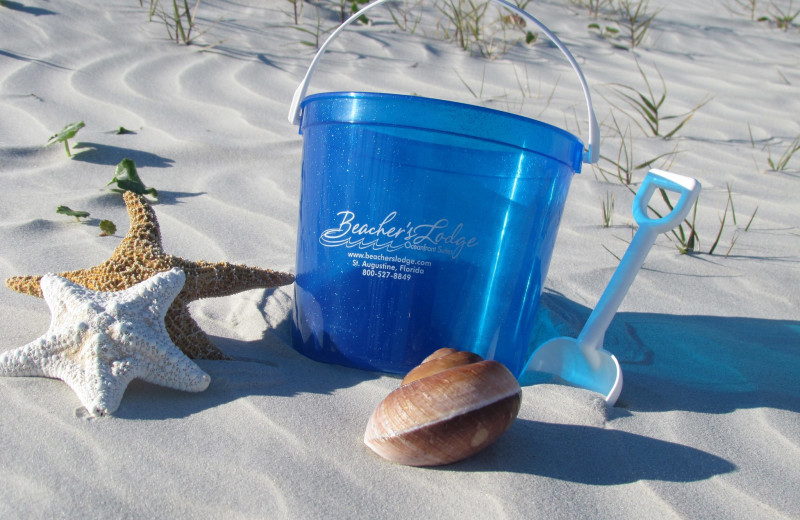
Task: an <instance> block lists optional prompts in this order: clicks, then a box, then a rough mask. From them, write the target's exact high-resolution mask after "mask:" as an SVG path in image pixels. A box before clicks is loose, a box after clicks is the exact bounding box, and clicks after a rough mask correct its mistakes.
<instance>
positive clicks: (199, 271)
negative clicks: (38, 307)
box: [6, 191, 294, 359]
mask: <svg viewBox="0 0 800 520" xmlns="http://www.w3.org/2000/svg"><path fill="white" fill-rule="evenodd" d="M123 198H124V199H125V205H126V206H127V208H128V215H129V216H130V220H131V227H130V230H129V231H128V234H127V235H126V236H125V238H124V239H123V240H122V242H121V243H120V244H119V246H117V248H116V249H115V250H114V253H113V254H112V255H111V258H109V259H108V260H106V261H105V262H103V263H101V264H99V265H97V266H95V267H92V268H89V269H79V270H77V271H69V272H65V273H59V276H62V277H64V278H67V279H68V280H72V281H73V282H75V283H77V284H79V285H82V286H84V287H86V288H88V289H91V290H93V291H107V292H111V291H121V290H124V289H127V288H128V287H131V286H133V285H136V284H137V283H139V282H143V281H145V280H147V279H148V278H150V277H151V276H153V275H155V274H156V273H160V272H163V271H169V270H170V269H172V268H173V267H179V268H181V269H183V271H184V273H186V284H185V285H184V286H183V289H182V290H181V292H180V293H179V294H178V296H177V297H176V298H175V301H173V303H172V305H171V306H170V308H169V310H168V311H167V316H166V318H165V320H164V321H165V324H166V326H167V331H168V332H169V336H170V338H171V339H172V341H173V343H175V344H176V345H177V346H178V348H180V349H181V350H182V351H183V352H184V354H186V355H187V356H189V357H191V358H200V359H229V357H228V356H227V355H225V354H224V353H223V352H222V351H221V350H219V349H218V348H217V347H216V346H214V344H213V343H211V340H209V339H208V336H206V334H205V332H203V331H202V330H201V329H200V327H199V326H198V325H197V323H196V322H195V321H194V319H192V316H191V315H190V314H189V308H188V305H189V303H190V302H192V301H194V300H199V299H202V298H210V297H217V296H229V295H231V294H235V293H238V292H241V291H246V290H248V289H256V288H268V287H278V286H281V285H288V284H290V283H292V282H293V281H294V275H291V274H288V273H281V272H278V271H272V270H270V269H260V268H257V267H248V266H246V265H236V264H229V263H226V262H216V263H210V262H205V261H202V260H199V261H197V262H192V261H189V260H184V259H183V258H179V257H177V256H172V255H168V254H165V253H164V251H163V249H162V246H161V231H160V230H159V227H158V220H157V219H156V214H155V212H154V211H153V208H152V207H150V204H148V203H147V200H146V199H145V198H144V197H143V196H141V195H137V194H135V193H133V192H130V191H126V192H125V193H124V194H123ZM41 278H42V277H41V276H15V277H12V278H9V279H7V280H6V285H7V286H8V287H10V288H11V289H14V290H15V291H17V292H21V293H25V294H30V295H32V296H38V297H40V298H41V297H42V289H41V286H40V285H39V281H40V280H41Z"/></svg>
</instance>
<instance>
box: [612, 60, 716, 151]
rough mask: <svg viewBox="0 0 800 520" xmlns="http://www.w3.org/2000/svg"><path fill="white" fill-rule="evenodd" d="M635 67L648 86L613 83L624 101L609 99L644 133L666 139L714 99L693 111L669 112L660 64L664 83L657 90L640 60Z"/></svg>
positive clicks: (660, 77)
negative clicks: (641, 87)
mask: <svg viewBox="0 0 800 520" xmlns="http://www.w3.org/2000/svg"><path fill="white" fill-rule="evenodd" d="M636 68H637V70H638V71H639V75H640V77H641V78H642V81H643V82H644V85H645V88H644V89H637V88H635V87H631V86H630V85H626V84H622V83H613V84H612V87H613V92H614V94H615V95H616V96H617V98H618V99H619V100H620V101H621V102H622V104H620V103H615V102H613V101H610V100H608V99H606V100H607V101H609V103H610V104H611V105H612V106H613V107H614V108H616V109H618V110H620V111H622V112H623V113H624V114H626V115H627V116H628V117H629V118H630V119H631V120H632V121H633V122H634V123H635V124H636V126H637V127H639V129H640V130H642V132H643V133H645V134H648V135H652V136H655V137H663V138H664V139H669V138H671V137H673V136H674V135H675V134H677V133H678V131H679V130H681V129H682V128H683V127H684V126H685V125H686V124H687V123H688V122H689V121H690V120H691V119H692V117H694V115H695V114H696V113H697V111H698V110H700V109H701V108H703V106H705V105H706V104H707V103H708V102H709V101H711V99H712V98H711V97H706V98H705V99H704V100H702V101H700V102H699V103H698V104H696V105H695V106H694V107H693V108H692V109H691V110H688V111H686V112H683V113H680V114H670V115H666V114H665V111H666V110H665V103H666V102H667V96H668V93H669V90H668V88H667V83H666V81H665V80H664V76H663V75H662V74H661V70H659V68H658V66H655V70H656V74H657V75H658V79H659V81H660V83H661V86H660V89H659V92H658V93H657V92H656V90H655V89H654V88H653V84H652V81H651V79H650V78H649V77H648V74H647V73H646V72H645V70H644V68H643V67H642V66H641V64H640V63H639V61H638V60H636ZM667 125H670V127H669V128H666V126H667Z"/></svg>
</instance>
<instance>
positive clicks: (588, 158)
mask: <svg viewBox="0 0 800 520" xmlns="http://www.w3.org/2000/svg"><path fill="white" fill-rule="evenodd" d="M394 1H397V0H375V1H374V2H372V3H371V4H368V5H367V6H365V7H363V8H362V9H361V10H359V11H358V12H357V13H355V14H354V15H352V16H351V17H350V18H348V19H347V20H345V21H344V22H343V23H342V24H341V25H340V26H339V27H338V28H337V29H336V30H335V31H333V32H332V33H331V35H330V36H329V37H328V39H327V40H325V43H323V44H322V46H321V47H320V48H319V50H318V51H317V54H316V55H315V56H314V59H313V60H312V61H311V65H310V66H309V67H308V71H307V72H306V75H305V77H304V78H303V81H301V82H300V85H298V87H297V90H295V92H294V97H293V98H292V104H291V106H290V107H289V122H290V123H292V124H293V125H299V124H300V110H301V109H300V102H301V101H302V100H303V98H305V97H306V92H307V91H308V84H309V83H310V81H311V75H312V74H313V73H314V69H315V68H316V66H317V63H318V62H319V60H320V59H321V58H322V55H323V54H325V50H326V49H327V48H328V45H329V44H330V43H331V42H332V41H333V40H334V39H335V38H336V37H337V36H338V35H339V33H340V32H342V30H344V28H345V27H347V26H348V25H350V24H351V23H353V22H354V21H356V20H358V19H359V18H361V16H362V15H363V14H364V13H366V12H367V11H369V10H370V9H372V8H373V7H377V6H379V5H381V4H385V3H387V2H394ZM492 1H493V2H495V3H496V4H500V5H501V6H503V7H505V8H506V9H508V10H510V11H513V12H514V13H516V14H518V15H519V16H522V17H523V18H526V19H528V20H530V21H531V22H533V23H534V24H535V25H536V26H537V27H538V28H539V29H541V30H542V32H543V33H544V34H545V35H547V37H548V38H550V41H552V42H553V43H554V44H555V46H556V47H558V49H559V50H560V51H561V52H562V54H564V56H565V57H566V58H567V61H569V64H570V65H572V69H573V70H574V71H575V73H576V74H577V75H578V80H579V81H580V83H581V88H582V89H583V96H584V97H585V98H586V106H587V108H588V111H589V148H588V149H587V150H586V151H584V152H583V162H585V163H590V164H594V163H596V162H597V160H598V159H599V158H600V127H599V126H598V124H597V117H596V116H595V114H594V108H592V97H591V94H590V93H589V86H588V85H587V84H586V78H585V77H584V76H583V71H581V68H580V66H579V65H578V62H577V61H575V58H574V57H573V56H572V53H570V52H569V49H567V48H566V47H565V46H564V44H563V43H561V40H559V39H558V37H557V36H556V35H555V34H553V32H552V31H551V30H550V29H548V28H547V27H546V26H545V25H544V24H543V23H542V22H540V21H539V20H537V19H536V18H534V17H533V16H531V15H530V14H528V13H527V12H526V11H523V10H522V9H520V8H519V7H517V6H515V5H513V4H510V3H509V2H507V1H506V0H492Z"/></svg>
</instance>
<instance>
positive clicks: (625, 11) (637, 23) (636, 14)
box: [618, 0, 660, 50]
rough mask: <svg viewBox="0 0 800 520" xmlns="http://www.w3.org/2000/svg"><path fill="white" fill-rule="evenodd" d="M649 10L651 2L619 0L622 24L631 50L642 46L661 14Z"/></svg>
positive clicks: (644, 0) (645, 0)
mask: <svg viewBox="0 0 800 520" xmlns="http://www.w3.org/2000/svg"><path fill="white" fill-rule="evenodd" d="M648 8H649V2H648V1H647V0H637V1H635V2H634V1H633V0H619V3H618V9H619V16H620V24H621V25H622V26H623V28H624V29H625V30H626V32H627V36H628V45H629V46H630V50H633V49H635V48H636V47H638V46H640V45H641V44H642V42H643V41H644V38H645V36H646V35H647V31H648V30H649V29H650V25H651V24H652V23H653V20H654V19H655V17H656V15H657V14H658V13H659V12H660V11H656V12H654V13H651V12H648Z"/></svg>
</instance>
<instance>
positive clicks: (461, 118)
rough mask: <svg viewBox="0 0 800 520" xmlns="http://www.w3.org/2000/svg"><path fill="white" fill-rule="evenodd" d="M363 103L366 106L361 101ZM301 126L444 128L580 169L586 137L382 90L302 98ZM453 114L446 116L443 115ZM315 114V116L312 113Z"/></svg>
mask: <svg viewBox="0 0 800 520" xmlns="http://www.w3.org/2000/svg"><path fill="white" fill-rule="evenodd" d="M359 101H362V102H363V104H361V105H359V104H357V103H358V102H359ZM301 108H302V114H301V117H300V125H299V130H300V133H301V134H303V133H304V132H303V129H304V128H308V127H310V126H315V125H317V124H328V123H331V122H335V123H337V124H358V125H378V126H383V125H385V126H391V127H398V128H400V127H402V128H409V129H418V130H423V131H432V132H443V133H448V134H451V135H458V136H462V137H465V138H471V139H478V140H482V141H486V142H494V143H497V144H499V145H502V146H508V147H511V148H516V149H520V150H525V151H530V152H534V153H537V154H542V155H545V156H548V157H550V158H552V159H554V160H557V161H559V162H561V163H563V164H565V165H567V166H569V167H570V168H571V169H572V171H573V173H580V172H581V169H582V168H581V167H582V165H583V162H584V161H583V149H584V148H583V141H582V140H581V138H580V137H578V136H576V135H574V134H572V133H571V132H569V131H567V130H564V129H562V128H559V127H557V126H554V125H552V124H550V123H545V122H543V121H539V120H537V119H532V118H530V117H526V116H523V115H519V114H512V113H510V112H505V111H502V110H497V109H494V108H489V107H483V106H478V105H471V104H468V103H461V102H458V101H451V100H446V99H437V98H428V97H424V96H412V95H407V94H393V93H381V92H359V91H334V92H322V93H318V94H312V95H310V96H307V97H306V98H304V99H303V100H302V104H301ZM442 113H445V114H449V116H450V118H446V119H444V118H442V117H441V114H442ZM311 114H314V115H313V116H312V115H311Z"/></svg>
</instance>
